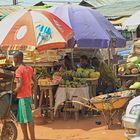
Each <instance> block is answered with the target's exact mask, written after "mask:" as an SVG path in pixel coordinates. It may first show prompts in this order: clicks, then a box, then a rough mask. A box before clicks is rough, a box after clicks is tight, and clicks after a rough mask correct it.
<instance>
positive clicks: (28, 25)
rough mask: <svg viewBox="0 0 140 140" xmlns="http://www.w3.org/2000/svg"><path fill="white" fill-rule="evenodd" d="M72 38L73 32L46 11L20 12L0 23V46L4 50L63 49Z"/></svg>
mask: <svg viewBox="0 0 140 140" xmlns="http://www.w3.org/2000/svg"><path fill="white" fill-rule="evenodd" d="M72 36H73V30H72V29H71V28H70V27H69V26H68V25H66V24H65V23H64V22H63V21H62V20H60V19H59V18H58V17H57V16H55V15H53V14H52V13H50V12H48V11H46V10H37V9H36V10H21V11H18V12H16V13H14V14H12V15H9V16H7V17H6V18H5V19H3V20H2V21H1V22H0V46H1V48H4V49H8V48H10V49H13V48H14V49H25V48H26V47H27V46H28V47H29V46H30V47H35V49H37V50H38V51H43V50H46V49H52V48H65V47H66V46H67V41H68V40H69V39H71V38H72Z"/></svg>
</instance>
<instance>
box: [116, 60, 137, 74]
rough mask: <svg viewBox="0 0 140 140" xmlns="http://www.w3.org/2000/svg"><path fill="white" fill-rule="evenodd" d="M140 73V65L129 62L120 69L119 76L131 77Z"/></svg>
mask: <svg viewBox="0 0 140 140" xmlns="http://www.w3.org/2000/svg"><path fill="white" fill-rule="evenodd" d="M138 73H140V63H134V62H129V63H126V64H121V65H119V67H118V74H119V75H131V74H138Z"/></svg>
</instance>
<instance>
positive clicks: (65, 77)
mask: <svg viewBox="0 0 140 140" xmlns="http://www.w3.org/2000/svg"><path fill="white" fill-rule="evenodd" d="M54 75H55V76H61V77H62V81H61V82H60V86H61V87H71V88H78V87H83V86H87V82H86V81H87V80H90V79H91V80H97V79H99V77H100V73H99V72H95V71H94V70H93V69H82V68H78V69H77V70H76V71H73V70H69V71H63V72H56V73H54Z"/></svg>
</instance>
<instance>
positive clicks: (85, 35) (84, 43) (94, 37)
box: [49, 4, 126, 48]
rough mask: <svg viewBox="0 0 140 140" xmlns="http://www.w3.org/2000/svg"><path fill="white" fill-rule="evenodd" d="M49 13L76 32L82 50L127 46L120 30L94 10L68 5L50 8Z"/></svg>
mask: <svg viewBox="0 0 140 140" xmlns="http://www.w3.org/2000/svg"><path fill="white" fill-rule="evenodd" d="M49 11H50V12H52V13H53V14H55V15H56V16H58V17H59V18H60V19H62V20H63V21H64V22H65V23H66V24H68V25H69V26H70V27H71V28H72V29H73V30H74V32H75V39H76V41H77V44H78V47H80V48H108V47H117V48H121V47H124V46H125V43H126V41H125V39H124V38H123V36H122V35H121V34H120V33H119V32H118V30H117V29H115V28H114V26H113V25H112V24H111V23H110V22H109V21H108V20H107V19H106V18H105V17H104V16H102V15H101V14H100V13H99V12H97V11H96V10H94V9H91V8H87V7H83V6H79V5H74V4H67V5H59V6H56V7H52V8H49Z"/></svg>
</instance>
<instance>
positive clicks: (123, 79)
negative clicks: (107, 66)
mask: <svg viewBox="0 0 140 140" xmlns="http://www.w3.org/2000/svg"><path fill="white" fill-rule="evenodd" d="M117 77H118V78H120V79H121V84H122V85H125V83H126V82H127V81H128V80H134V81H135V82H137V81H140V74H131V75H117Z"/></svg>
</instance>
